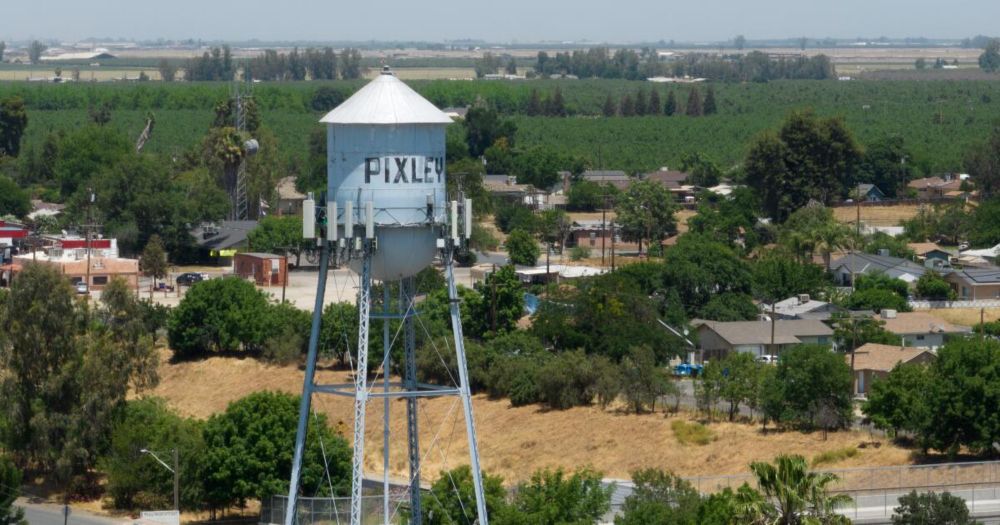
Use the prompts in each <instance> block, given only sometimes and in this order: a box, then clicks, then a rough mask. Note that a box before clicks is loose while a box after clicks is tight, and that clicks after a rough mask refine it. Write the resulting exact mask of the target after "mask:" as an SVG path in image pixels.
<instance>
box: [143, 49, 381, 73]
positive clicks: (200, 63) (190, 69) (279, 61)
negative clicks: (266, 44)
mask: <svg viewBox="0 0 1000 525" xmlns="http://www.w3.org/2000/svg"><path fill="white" fill-rule="evenodd" d="M242 66H243V69H244V71H243V77H244V79H251V78H252V79H258V80H306V79H307V78H309V79H312V80H336V79H338V78H342V79H347V80H350V79H356V78H361V76H362V75H363V74H364V67H363V66H362V63H361V51H359V50H357V49H354V48H347V49H344V50H343V51H341V53H340V54H339V55H338V54H337V53H336V52H335V51H334V50H333V48H332V47H325V48H322V49H315V48H311V47H310V48H306V49H304V50H302V51H301V52H300V51H299V48H297V47H296V48H294V49H292V51H290V52H288V53H280V52H278V51H276V50H273V49H267V50H264V52H263V53H262V54H260V55H258V56H256V57H253V58H251V59H249V60H245V61H243V64H242ZM239 68H240V64H237V60H236V59H234V58H233V54H232V50H231V49H230V47H229V46H228V45H226V46H222V47H213V48H212V49H210V50H208V51H205V52H204V53H203V54H202V55H201V56H200V57H195V58H191V59H189V60H188V61H187V62H186V63H185V66H184V70H185V76H184V79H185V80H190V81H203V80H216V81H231V80H233V79H235V78H236V73H237V70H238V69H239ZM159 70H160V76H161V78H163V80H167V81H171V80H174V79H175V77H176V73H177V68H176V66H174V65H173V64H171V63H170V62H168V61H166V60H163V61H161V62H160V65H159Z"/></svg>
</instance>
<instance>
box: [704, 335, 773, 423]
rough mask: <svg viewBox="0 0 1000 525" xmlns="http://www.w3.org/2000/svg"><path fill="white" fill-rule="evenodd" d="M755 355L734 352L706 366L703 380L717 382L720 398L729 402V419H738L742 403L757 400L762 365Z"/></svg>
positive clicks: (749, 403) (750, 402) (748, 403)
mask: <svg viewBox="0 0 1000 525" xmlns="http://www.w3.org/2000/svg"><path fill="white" fill-rule="evenodd" d="M762 366H763V365H761V364H760V363H757V361H756V360H755V359H754V356H753V355H751V354H748V353H746V352H734V353H731V354H729V355H728V356H726V357H724V358H723V359H721V360H717V361H711V362H709V364H708V366H706V367H705V375H704V378H703V381H705V382H714V383H716V384H717V386H716V387H715V390H716V391H717V392H718V396H719V399H721V400H723V401H725V402H727V403H729V420H730V421H733V420H735V419H736V415H737V414H739V412H740V404H744V403H745V404H747V405H752V404H753V403H754V402H755V401H756V400H755V399H754V398H755V397H756V391H757V384H758V382H759V375H760V370H761V367H762Z"/></svg>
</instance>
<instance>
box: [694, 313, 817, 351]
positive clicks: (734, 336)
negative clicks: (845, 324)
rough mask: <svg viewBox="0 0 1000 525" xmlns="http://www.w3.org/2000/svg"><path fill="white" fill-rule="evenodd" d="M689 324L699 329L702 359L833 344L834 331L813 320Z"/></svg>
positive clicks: (701, 322) (699, 321) (700, 321)
mask: <svg viewBox="0 0 1000 525" xmlns="http://www.w3.org/2000/svg"><path fill="white" fill-rule="evenodd" d="M692 325H693V326H694V327H695V328H696V329H697V330H698V345H699V348H700V349H701V350H702V353H703V355H704V358H705V359H718V358H721V357H724V356H726V355H728V354H729V353H731V352H747V353H750V354H753V355H755V356H761V355H766V354H770V355H778V354H780V353H781V350H783V349H784V348H787V347H789V346H794V345H799V344H832V343H833V330H832V329H831V328H830V327H829V326H827V325H826V324H824V323H823V322H822V321H818V320H815V319H795V320H778V321H775V322H774V323H771V322H770V321H706V320H697V321H694V322H692Z"/></svg>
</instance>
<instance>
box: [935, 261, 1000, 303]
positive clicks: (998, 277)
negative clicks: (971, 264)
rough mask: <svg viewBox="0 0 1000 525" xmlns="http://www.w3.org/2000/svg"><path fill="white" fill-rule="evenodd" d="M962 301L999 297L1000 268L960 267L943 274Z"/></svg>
mask: <svg viewBox="0 0 1000 525" xmlns="http://www.w3.org/2000/svg"><path fill="white" fill-rule="evenodd" d="M944 280H945V281H948V284H951V287H952V289H954V290H955V293H956V294H957V296H958V298H959V299H961V300H963V301H978V300H983V299H1000V268H997V267H996V266H990V267H987V268H962V269H961V270H955V271H953V272H950V273H948V274H947V275H945V276H944Z"/></svg>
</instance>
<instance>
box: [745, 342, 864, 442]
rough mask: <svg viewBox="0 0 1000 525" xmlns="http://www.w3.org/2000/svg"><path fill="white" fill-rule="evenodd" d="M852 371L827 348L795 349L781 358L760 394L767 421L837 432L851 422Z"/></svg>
mask: <svg viewBox="0 0 1000 525" xmlns="http://www.w3.org/2000/svg"><path fill="white" fill-rule="evenodd" d="M852 381H853V378H852V377H851V368H850V366H848V364H847V362H846V361H845V360H844V356H843V354H841V353H838V352H831V351H830V347H829V346H826V345H796V346H793V347H790V348H787V349H785V350H784V351H783V352H782V354H781V356H780V357H779V358H778V365H777V367H775V369H774V376H773V378H772V379H771V380H769V381H767V382H766V383H765V384H764V386H763V388H762V390H761V394H760V408H761V411H762V413H763V416H764V418H765V421H767V420H770V421H774V422H777V423H779V424H786V425H792V426H798V427H802V428H823V429H836V428H842V427H844V426H846V425H848V424H849V423H850V421H851V418H852V417H853V415H852V412H851V410H852V408H851V407H852V404H851V385H852Z"/></svg>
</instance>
